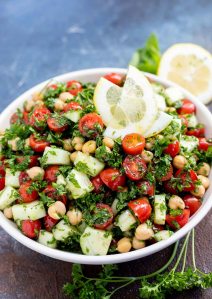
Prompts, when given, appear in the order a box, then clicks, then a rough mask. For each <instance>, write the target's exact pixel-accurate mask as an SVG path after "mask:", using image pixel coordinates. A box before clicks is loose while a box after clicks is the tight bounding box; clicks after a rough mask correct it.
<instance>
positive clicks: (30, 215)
mask: <svg viewBox="0 0 212 299" xmlns="http://www.w3.org/2000/svg"><path fill="white" fill-rule="evenodd" d="M12 213H13V218H14V220H15V221H17V220H20V221H21V220H27V219H29V220H37V219H41V218H43V217H45V216H46V210H45V208H44V205H43V203H42V202H41V201H39V200H35V201H33V202H30V203H23V204H17V205H14V206H12Z"/></svg>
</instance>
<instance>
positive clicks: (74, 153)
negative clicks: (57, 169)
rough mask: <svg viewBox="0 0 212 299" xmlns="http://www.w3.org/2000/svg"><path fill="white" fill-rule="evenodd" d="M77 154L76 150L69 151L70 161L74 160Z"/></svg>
mask: <svg viewBox="0 0 212 299" xmlns="http://www.w3.org/2000/svg"><path fill="white" fill-rule="evenodd" d="M77 154H78V151H76V152H73V153H71V155H70V158H71V161H72V162H74V161H75V159H76V157H77Z"/></svg>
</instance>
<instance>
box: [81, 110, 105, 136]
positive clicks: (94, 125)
mask: <svg viewBox="0 0 212 299" xmlns="http://www.w3.org/2000/svg"><path fill="white" fill-rule="evenodd" d="M103 127H104V124H103V121H102V118H101V117H100V116H99V115H98V114H96V113H88V114H86V115H84V116H83V117H82V118H81V119H80V121H79V130H80V133H81V134H82V135H83V136H85V137H93V138H95V137H96V136H97V135H98V134H99V132H100V131H102V129H103Z"/></svg>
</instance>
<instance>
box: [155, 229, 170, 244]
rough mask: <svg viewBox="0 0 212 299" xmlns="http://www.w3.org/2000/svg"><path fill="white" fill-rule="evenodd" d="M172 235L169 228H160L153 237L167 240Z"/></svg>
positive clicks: (157, 239)
mask: <svg viewBox="0 0 212 299" xmlns="http://www.w3.org/2000/svg"><path fill="white" fill-rule="evenodd" d="M172 235H173V232H172V231H170V230H161V231H159V232H157V233H156V234H155V235H154V239H155V240H156V241H158V242H159V241H163V240H167V239H168V238H170V237H171V236H172Z"/></svg>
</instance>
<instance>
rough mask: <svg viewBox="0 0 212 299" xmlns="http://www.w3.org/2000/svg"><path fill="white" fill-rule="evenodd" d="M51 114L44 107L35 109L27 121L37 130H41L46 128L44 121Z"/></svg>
mask: <svg viewBox="0 0 212 299" xmlns="http://www.w3.org/2000/svg"><path fill="white" fill-rule="evenodd" d="M50 115H51V112H50V111H49V109H47V108H46V107H43V108H37V109H35V110H34V111H33V112H32V114H31V116H30V119H29V123H30V125H31V126H32V127H34V128H35V129H37V130H43V129H45V127H46V121H47V119H48V117H49V116H50Z"/></svg>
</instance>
